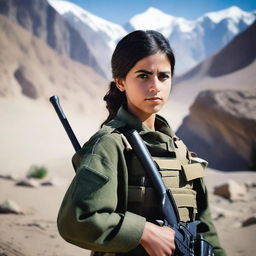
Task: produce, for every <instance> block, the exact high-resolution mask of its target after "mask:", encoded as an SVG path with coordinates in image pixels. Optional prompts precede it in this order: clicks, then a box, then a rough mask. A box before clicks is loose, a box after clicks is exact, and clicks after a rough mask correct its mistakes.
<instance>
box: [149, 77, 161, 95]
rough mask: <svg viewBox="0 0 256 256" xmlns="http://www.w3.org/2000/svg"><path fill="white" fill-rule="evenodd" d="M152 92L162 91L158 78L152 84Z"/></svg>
mask: <svg viewBox="0 0 256 256" xmlns="http://www.w3.org/2000/svg"><path fill="white" fill-rule="evenodd" d="M149 90H150V92H159V91H160V81H159V79H158V77H153V78H152V81H151V82H150V88H149Z"/></svg>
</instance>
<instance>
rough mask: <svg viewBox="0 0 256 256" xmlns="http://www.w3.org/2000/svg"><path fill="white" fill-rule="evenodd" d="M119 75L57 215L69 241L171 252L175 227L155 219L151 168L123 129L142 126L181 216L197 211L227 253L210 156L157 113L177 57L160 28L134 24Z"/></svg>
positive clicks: (121, 48) (120, 55)
mask: <svg viewBox="0 0 256 256" xmlns="http://www.w3.org/2000/svg"><path fill="white" fill-rule="evenodd" d="M111 63H112V73H113V79H114V80H113V81H112V82H111V83H110V89H109V91H108V93H107V94H106V96H105V97H104V100H105V101H106V102H107V109H108V111H109V116H108V118H107V120H106V121H105V122H104V123H103V125H102V128H101V129H100V130H99V131H98V132H97V133H96V134H94V135H93V136H92V137H91V139H90V140H89V141H88V142H87V143H86V144H85V145H84V146H83V148H82V149H81V150H80V151H79V152H77V153H76V154H75V155H74V157H73V164H74V167H75V169H76V176H75V177H74V179H73V181H72V183H71V185H70V187H69V189H68V191H67V193H66V195H65V197H64V200H63V202H62V205H61V208H60V211H59V215H58V228H59V232H60V234H61V236H62V237H63V238H64V239H65V240H66V241H68V242H70V243H73V244H75V245H77V246H80V247H82V248H86V249H89V250H92V251H93V255H104V256H107V255H132V256H136V255H140V256H143V255H151V256H159V255H161V256H163V255H168V256H170V255H173V253H174V251H175V243H174V239H175V232H174V231H173V230H172V229H171V228H170V227H161V226H159V225H157V224H156V220H157V219H159V216H161V215H160V213H159V210H158V202H157V199H156V196H155V194H154V190H153V188H152V186H151V184H150V181H149V179H148V178H147V175H146V173H145V170H144V169H143V167H142V166H141V164H140V162H139V160H138V159H137V157H136V156H135V154H134V153H133V151H132V150H131V149H130V146H129V144H128V143H127V140H126V139H125V137H124V136H123V134H122V131H123V130H124V129H126V128H127V127H129V128H133V129H136V130H137V131H138V132H139V134H140V135H141V137H142V139H143V140H144V142H145V144H146V146H147V148H148V149H149V152H150V153H151V155H152V157H153V159H154V160H155V162H156V165H157V167H158V168H159V171H160V173H161V175H162V178H163V181H164V183H165V185H166V187H167V188H168V189H171V191H172V194H173V196H174V199H175V202H176V204H177V206H178V210H179V214H180V218H181V220H182V221H185V222H186V221H193V220H195V219H198V220H200V221H201V224H200V225H199V226H198V231H199V232H201V233H203V235H204V238H205V239H206V240H207V241H208V242H210V243H211V244H212V245H213V246H214V252H215V255H216V256H223V255H225V252H224V250H223V249H222V248H221V247H220V245H219V242H218V238H217V234H216V231H215V228H214V225H213V223H212V220H211V216H210V210H209V207H208V201H207V191H206V188H205V185H204V183H203V175H204V171H203V169H204V163H198V162H195V161H194V159H193V157H192V153H190V152H189V151H188V150H187V148H186V146H185V145H184V144H183V143H182V141H181V140H179V139H178V138H177V137H176V136H175V134H174V133H173V131H172V130H171V128H170V126H169V125H168V123H167V122H166V120H165V119H164V118H163V117H161V116H159V115H157V112H159V110H161V108H162V107H163V106H164V104H165V103H166V102H167V100H168V97H169V94H170V90H171V85H172V76H173V72H174V65H175V58H174V55H173V52H172V49H171V47H170V45H169V42H168V41H167V40H166V39H165V38H164V37H163V35H162V34H160V33H158V32H156V31H134V32H132V33H130V34H128V35H127V36H125V37H124V38H123V39H122V40H121V41H120V42H119V43H118V45H117V47H116V49H115V51H114V53H113V56H112V62H111Z"/></svg>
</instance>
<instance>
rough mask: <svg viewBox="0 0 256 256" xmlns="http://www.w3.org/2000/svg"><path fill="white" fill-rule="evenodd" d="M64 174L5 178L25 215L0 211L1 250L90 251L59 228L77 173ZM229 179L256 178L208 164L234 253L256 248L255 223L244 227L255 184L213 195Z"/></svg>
mask: <svg viewBox="0 0 256 256" xmlns="http://www.w3.org/2000/svg"><path fill="white" fill-rule="evenodd" d="M72 175H73V174H72V173H70V178H67V179H65V180H64V179H62V180H61V181H62V182H59V185H55V186H40V187H37V188H30V187H23V186H16V185H15V182H14V181H13V180H7V179H3V178H0V188H1V193H0V202H3V201H4V200H6V199H9V200H13V201H15V202H16V203H17V204H18V205H19V206H20V207H21V210H22V211H23V212H24V214H22V215H16V214H0V234H1V235H0V255H1V256H50V255H51V256H74V255H76V256H80V255H81V256H86V255H89V254H90V252H89V251H87V250H84V249H81V248H79V247H76V246H74V245H71V244H69V243H67V242H65V241H64V240H63V239H62V238H61V237H60V235H59V234H58V231H57V227H56V217H57V213H58V209H59V206H60V203H61V200H62V198H63V195H64V193H65V191H66V189H67V186H68V184H69V181H70V180H71V178H72ZM229 179H233V180H236V181H237V182H239V183H243V182H248V181H250V182H252V181H254V182H256V173H255V172H232V173H223V172H219V171H216V170H210V169H209V170H208V171H207V177H206V182H207V185H208V190H209V199H210V202H211V208H212V213H213V216H214V218H215V220H214V221H215V225H216V228H217V230H218V232H219V236H220V240H221V242H222V245H223V247H224V248H225V249H226V251H227V253H228V255H229V256H252V255H254V254H255V250H256V244H255V237H256V228H255V227H256V226H255V224H252V225H249V226H247V227H241V223H242V222H243V221H244V220H245V219H246V218H248V217H251V216H255V215H256V200H255V199H256V188H255V187H251V188H250V189H249V190H248V197H246V198H245V199H244V200H242V201H237V202H231V201H229V200H227V199H223V198H221V197H219V196H216V195H213V193H212V191H213V188H214V186H216V185H217V186H218V185H220V184H223V183H225V182H226V181H228V180H229Z"/></svg>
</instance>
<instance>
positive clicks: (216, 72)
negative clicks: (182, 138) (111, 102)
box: [164, 23, 256, 130]
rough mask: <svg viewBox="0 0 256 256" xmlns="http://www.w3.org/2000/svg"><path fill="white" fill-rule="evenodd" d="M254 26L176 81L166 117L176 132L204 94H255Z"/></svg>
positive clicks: (255, 53) (255, 55)
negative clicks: (218, 92)
mask: <svg viewBox="0 0 256 256" xmlns="http://www.w3.org/2000/svg"><path fill="white" fill-rule="evenodd" d="M255 29H256V24H255V23H254V24H253V25H252V26H251V27H249V28H248V29H247V30H246V31H244V32H243V33H241V34H240V35H238V36H237V37H236V38H234V39H233V40H232V41H231V42H230V44H228V45H227V46H226V47H225V48H223V49H222V50H221V51H219V52H218V53H216V54H215V55H213V56H211V57H209V58H208V59H206V60H205V61H203V62H201V63H200V64H199V65H198V66H197V67H195V68H194V69H192V70H191V71H190V72H188V73H186V74H185V75H184V76H181V77H176V79H175V81H174V86H173V89H172V92H171V97H170V101H169V103H168V104H167V107H166V110H165V112H164V113H165V114H166V116H167V117H169V121H170V122H171V123H172V125H173V128H174V129H175V130H176V129H177V128H178V127H179V126H180V125H181V123H182V119H183V118H184V117H185V116H186V115H188V114H189V107H190V106H191V105H192V104H193V103H194V101H195V98H196V97H197V95H198V94H199V93H200V92H201V91H204V90H228V89H231V90H255V88H256V87H255V85H256V76H255V70H256V61H255V59H256V52H255V36H254V34H255V32H256V31H255Z"/></svg>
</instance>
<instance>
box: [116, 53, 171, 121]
mask: <svg viewBox="0 0 256 256" xmlns="http://www.w3.org/2000/svg"><path fill="white" fill-rule="evenodd" d="M171 75H172V74H171V64H170V61H169V59H168V57H167V56H166V54H163V53H161V52H158V53H156V54H154V55H151V56H148V57H145V58H143V59H141V60H139V61H138V62H137V63H136V64H135V66H133V68H132V69H131V70H130V71H129V72H128V74H127V75H126V77H125V78H124V79H121V78H120V79H116V84H117V86H118V88H119V89H120V90H121V91H124V92H125V94H126V98H127V104H128V109H129V111H130V112H131V113H133V114H134V115H135V116H137V117H138V118H139V119H140V120H141V121H144V120H146V119H147V118H149V117H150V116H151V115H155V114H156V113H157V112H158V111H159V110H160V109H161V108H162V107H163V105H164V104H165V103H166V101H167V100H168V97H169V94H170V90H171V84H172V79H171V78H172V76H171Z"/></svg>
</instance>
